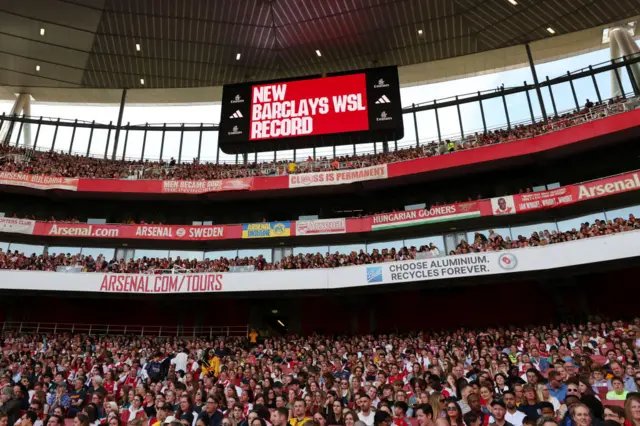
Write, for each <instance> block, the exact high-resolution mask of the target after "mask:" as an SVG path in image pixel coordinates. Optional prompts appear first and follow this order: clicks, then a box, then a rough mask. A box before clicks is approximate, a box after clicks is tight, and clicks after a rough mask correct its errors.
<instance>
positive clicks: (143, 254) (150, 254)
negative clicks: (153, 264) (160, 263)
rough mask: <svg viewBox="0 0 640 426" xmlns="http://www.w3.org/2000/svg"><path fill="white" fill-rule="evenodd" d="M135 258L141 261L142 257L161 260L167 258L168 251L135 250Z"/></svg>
mask: <svg viewBox="0 0 640 426" xmlns="http://www.w3.org/2000/svg"><path fill="white" fill-rule="evenodd" d="M135 257H136V259H141V258H143V257H150V258H155V257H157V258H160V259H163V258H166V257H169V250H151V249H136V251H135Z"/></svg>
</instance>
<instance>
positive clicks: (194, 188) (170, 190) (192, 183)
mask: <svg viewBox="0 0 640 426" xmlns="http://www.w3.org/2000/svg"><path fill="white" fill-rule="evenodd" d="M252 181H253V178H239V179H220V180H165V181H162V193H163V194H206V193H208V192H223V191H248V190H249V189H251V183H252Z"/></svg>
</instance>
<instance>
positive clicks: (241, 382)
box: [0, 318, 640, 426]
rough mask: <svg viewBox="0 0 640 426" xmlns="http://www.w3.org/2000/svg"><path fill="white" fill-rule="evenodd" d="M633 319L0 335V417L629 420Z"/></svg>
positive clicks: (51, 421)
mask: <svg viewBox="0 0 640 426" xmlns="http://www.w3.org/2000/svg"><path fill="white" fill-rule="evenodd" d="M639 327H640V320H639V319H635V320H633V321H631V322H628V321H625V320H616V321H604V320H602V319H599V318H593V320H591V321H589V322H586V323H561V324H556V325H553V324H546V325H544V324H538V325H536V326H530V327H526V328H515V327H510V328H506V329H505V328H489V329H475V330H474V329H457V330H455V331H450V332H446V333H438V332H433V331H432V332H426V331H417V332H415V333H412V334H407V335H397V334H382V335H355V336H351V337H345V336H330V335H312V336H309V337H301V336H297V335H290V336H287V337H266V338H265V337H263V336H260V335H259V334H258V333H257V332H256V331H254V330H251V331H250V333H249V334H248V336H245V337H227V338H200V337H192V338H181V337H175V336H174V337H169V338H166V337H153V336H150V335H149V336H132V335H128V336H127V335H117V334H111V335H95V334H94V335H86V334H81V333H68V332H58V333H55V334H50V333H25V332H19V331H9V330H5V331H4V332H3V333H2V335H0V342H1V344H2V352H1V358H0V371H1V376H0V387H1V388H2V390H1V391H0V392H1V395H2V403H1V405H0V424H2V425H9V426H12V425H14V424H20V425H22V426H33V425H40V424H45V423H46V424H47V425H50V426H55V425H62V424H66V423H69V424H70V423H71V422H72V423H73V424H74V425H83V426H87V425H97V424H108V425H110V426H119V425H120V426H121V425H125V424H126V425H145V426H146V425H156V424H160V425H161V424H168V425H171V426H180V425H185V426H191V425H197V426H214V425H215V426H233V425H236V426H237V425H251V426H265V425H267V424H269V425H274V426H285V425H286V424H287V423H288V424H289V425H302V424H307V423H308V424H309V425H312V424H313V425H320V426H325V425H343V426H354V425H366V426H373V425H376V426H378V425H390V424H394V425H396V426H409V425H416V426H433V425H437V426H447V425H448V426H462V425H467V426H470V425H475V426H479V425H489V424H492V425H496V424H497V425H502V426H505V425H506V426H509V425H513V426H523V425H535V424H538V425H547V426H551V425H558V424H560V425H563V426H568V425H580V426H590V425H600V424H603V421H605V422H607V421H608V422H615V423H616V424H620V425H625V424H629V425H638V424H640V396H639V395H638V390H639V387H638V385H639V384H640V370H639V369H638V357H637V353H636V345H637V343H636V342H637V341H638V332H639V331H640V329H639ZM71 419H73V420H71ZM604 424H606V425H613V424H614V423H604Z"/></svg>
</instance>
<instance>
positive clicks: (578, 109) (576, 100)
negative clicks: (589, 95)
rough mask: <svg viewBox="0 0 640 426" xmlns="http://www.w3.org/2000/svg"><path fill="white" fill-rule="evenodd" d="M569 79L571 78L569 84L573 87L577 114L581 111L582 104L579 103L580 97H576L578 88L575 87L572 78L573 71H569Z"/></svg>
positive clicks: (572, 91)
mask: <svg viewBox="0 0 640 426" xmlns="http://www.w3.org/2000/svg"><path fill="white" fill-rule="evenodd" d="M567 77H569V84H570V85H571V93H572V94H573V101H574V102H575V103H576V112H578V111H580V103H579V102H578V95H576V87H575V86H574V85H573V79H572V78H571V71H567Z"/></svg>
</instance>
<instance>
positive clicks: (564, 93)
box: [543, 82, 576, 114]
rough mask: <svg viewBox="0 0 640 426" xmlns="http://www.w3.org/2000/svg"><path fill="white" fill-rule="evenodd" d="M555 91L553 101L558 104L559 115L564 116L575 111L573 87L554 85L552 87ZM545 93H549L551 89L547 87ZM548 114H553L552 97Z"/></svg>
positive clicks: (564, 84)
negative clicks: (563, 114)
mask: <svg viewBox="0 0 640 426" xmlns="http://www.w3.org/2000/svg"><path fill="white" fill-rule="evenodd" d="M551 89H553V99H554V100H555V102H556V108H557V109H558V114H562V113H565V112H568V111H575V109H576V103H575V102H574V100H573V93H571V85H570V84H569V83H568V82H567V83H560V84H554V85H553V86H551ZM543 91H545V92H547V94H548V93H549V87H545V88H544V89H543ZM547 108H550V109H548V110H547V114H552V113H553V106H552V105H551V97H549V106H548V107H547Z"/></svg>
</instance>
